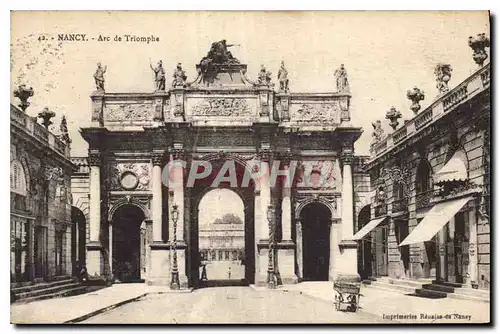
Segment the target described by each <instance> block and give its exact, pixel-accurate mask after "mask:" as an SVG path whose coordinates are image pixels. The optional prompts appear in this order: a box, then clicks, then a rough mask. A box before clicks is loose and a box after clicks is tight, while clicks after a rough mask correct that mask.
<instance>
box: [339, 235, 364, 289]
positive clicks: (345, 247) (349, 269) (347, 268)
mask: <svg viewBox="0 0 500 334" xmlns="http://www.w3.org/2000/svg"><path fill="white" fill-rule="evenodd" d="M339 249H340V252H339V253H338V254H337V259H336V260H337V261H336V262H335V261H334V262H333V265H334V270H333V272H334V274H333V280H334V281H344V282H360V280H361V277H360V276H359V274H358V243H357V242H356V241H354V240H341V241H340V243H339Z"/></svg>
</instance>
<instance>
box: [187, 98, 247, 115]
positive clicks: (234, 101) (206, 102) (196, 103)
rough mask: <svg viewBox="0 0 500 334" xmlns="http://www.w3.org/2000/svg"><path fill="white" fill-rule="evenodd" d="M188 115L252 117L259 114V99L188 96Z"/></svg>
mask: <svg viewBox="0 0 500 334" xmlns="http://www.w3.org/2000/svg"><path fill="white" fill-rule="evenodd" d="M186 110H187V116H191V117H193V118H195V119H203V118H209V119H210V118H242V119H250V118H254V117H255V116H256V115H257V99H256V98H255V99H252V98H247V97H208V98H193V97H192V98H188V99H187V101H186Z"/></svg>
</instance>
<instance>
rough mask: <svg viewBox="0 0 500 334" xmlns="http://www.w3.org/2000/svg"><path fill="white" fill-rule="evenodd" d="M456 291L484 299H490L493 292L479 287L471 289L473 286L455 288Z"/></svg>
mask: <svg viewBox="0 0 500 334" xmlns="http://www.w3.org/2000/svg"><path fill="white" fill-rule="evenodd" d="M455 293H457V294H461V295H466V296H473V297H479V298H484V299H488V300H489V299H490V297H491V292H490V291H489V290H479V289H471V288H455Z"/></svg>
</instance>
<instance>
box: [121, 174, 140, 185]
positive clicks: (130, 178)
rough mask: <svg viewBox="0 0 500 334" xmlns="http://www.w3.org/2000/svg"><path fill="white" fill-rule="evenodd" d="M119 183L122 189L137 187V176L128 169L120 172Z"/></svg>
mask: <svg viewBox="0 0 500 334" xmlns="http://www.w3.org/2000/svg"><path fill="white" fill-rule="evenodd" d="M120 183H121V185H122V187H123V188H124V189H126V190H133V189H135V188H136V187H137V184H138V183H139V179H138V178H137V175H135V174H134V173H132V172H130V171H127V172H124V173H123V174H122V176H121V179H120Z"/></svg>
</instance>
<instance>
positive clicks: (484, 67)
mask: <svg viewBox="0 0 500 334" xmlns="http://www.w3.org/2000/svg"><path fill="white" fill-rule="evenodd" d="M469 45H470V46H471V47H472V49H473V51H474V56H473V58H474V60H475V62H476V63H477V64H478V65H479V66H478V68H477V69H476V70H475V71H474V72H473V73H472V74H471V75H470V76H469V77H468V78H466V79H465V80H464V81H463V82H461V83H459V84H458V85H456V86H455V87H454V88H448V81H450V79H451V73H452V69H451V66H450V65H449V64H438V65H437V66H436V68H435V74H436V83H437V85H436V87H437V89H438V91H437V97H436V98H435V99H434V100H433V101H432V102H431V103H430V105H429V106H428V107H426V108H424V109H423V110H421V107H420V104H419V102H420V101H421V100H422V99H423V97H424V93H423V92H422V91H421V90H420V89H418V88H416V87H415V88H414V89H412V90H409V91H408V94H407V97H408V99H409V100H411V102H412V105H411V107H410V108H411V109H412V110H413V112H414V114H415V115H414V117H413V118H412V119H410V120H408V121H404V122H403V124H401V125H399V124H398V123H399V122H398V118H400V117H401V113H400V112H399V111H398V110H396V109H394V108H391V109H390V110H389V111H388V112H387V115H386V118H387V119H389V120H390V122H391V123H390V125H391V127H392V128H393V130H394V131H393V132H391V133H389V134H387V135H385V134H384V131H383V130H382V128H381V122H380V121H377V122H375V123H373V126H374V128H375V130H374V133H373V138H374V140H373V143H372V145H371V149H370V153H371V158H370V159H369V160H368V161H367V162H366V165H365V170H366V171H367V173H368V174H369V176H370V180H371V191H372V194H371V198H372V201H371V205H370V206H367V207H365V208H364V209H362V210H364V214H363V215H362V217H360V219H358V226H357V228H358V232H357V233H356V234H355V236H354V239H357V240H360V253H361V254H360V255H359V259H360V261H361V262H360V265H359V270H360V274H361V275H362V276H364V277H365V278H367V277H369V276H375V277H377V276H378V277H380V276H389V277H392V278H400V279H411V280H415V279H419V278H432V279H435V280H437V281H442V282H451V283H459V284H463V285H464V286H469V287H473V288H479V289H489V288H490V277H491V276H490V263H491V262H490V261H491V259H490V257H491V253H490V240H491V237H490V217H491V216H490V214H491V211H490V193H491V188H490V180H491V173H490V156H491V149H490V141H491V124H490V117H491V116H490V115H491V104H490V100H491V95H490V73H491V67H490V64H489V63H487V64H484V61H485V60H486V58H487V54H486V52H485V47H487V46H489V41H488V39H487V38H486V37H485V36H484V34H482V35H479V36H478V37H477V38H473V37H471V38H470V39H469ZM428 97H429V96H426V99H427V98H428ZM431 98H432V97H431ZM368 212H369V214H368Z"/></svg>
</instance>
